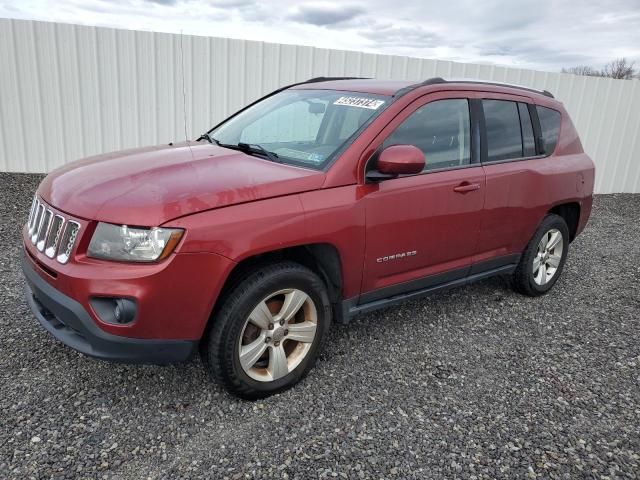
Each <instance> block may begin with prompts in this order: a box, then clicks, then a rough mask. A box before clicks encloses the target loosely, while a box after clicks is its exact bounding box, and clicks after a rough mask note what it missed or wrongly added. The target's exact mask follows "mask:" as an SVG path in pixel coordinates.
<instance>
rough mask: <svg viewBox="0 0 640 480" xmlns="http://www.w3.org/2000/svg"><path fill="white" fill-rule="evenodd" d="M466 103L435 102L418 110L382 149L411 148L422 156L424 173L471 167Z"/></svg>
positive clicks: (456, 100)
mask: <svg viewBox="0 0 640 480" xmlns="http://www.w3.org/2000/svg"><path fill="white" fill-rule="evenodd" d="M470 130H471V126H470V120H469V102H468V101H467V100H466V99H450V100H436V101H435V102H431V103H427V104H426V105H424V106H422V107H420V108H418V109H417V110H416V111H415V112H413V113H412V114H411V116H409V117H408V118H407V119H406V120H405V121H404V122H402V123H401V124H400V125H399V126H398V128H397V129H396V130H395V131H394V132H393V133H392V134H391V135H390V136H389V138H387V139H386V140H385V142H384V146H385V147H388V146H389V145H415V146H416V147H418V148H419V149H420V150H422V151H423V152H424V155H425V162H426V165H425V171H429V170H435V169H438V168H451V167H458V166H461V165H468V164H469V163H471V148H470V143H471V135H470Z"/></svg>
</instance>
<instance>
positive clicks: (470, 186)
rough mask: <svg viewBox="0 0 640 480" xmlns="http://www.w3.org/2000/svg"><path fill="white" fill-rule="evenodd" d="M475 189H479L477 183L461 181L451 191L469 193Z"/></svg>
mask: <svg viewBox="0 0 640 480" xmlns="http://www.w3.org/2000/svg"><path fill="white" fill-rule="evenodd" d="M476 190H480V184H479V183H469V182H462V183H461V184H460V185H458V186H457V187H453V191H454V192H457V193H469V192H474V191H476Z"/></svg>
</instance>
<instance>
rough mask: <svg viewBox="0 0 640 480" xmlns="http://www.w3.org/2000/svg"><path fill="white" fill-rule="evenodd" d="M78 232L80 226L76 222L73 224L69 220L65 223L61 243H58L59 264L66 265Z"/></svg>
mask: <svg viewBox="0 0 640 480" xmlns="http://www.w3.org/2000/svg"><path fill="white" fill-rule="evenodd" d="M79 231H80V224H79V223H78V222H74V221H73V220H69V221H68V222H67V226H66V227H65V229H64V233H63V234H62V241H61V242H60V246H59V248H58V257H57V260H58V261H59V262H60V263H67V262H68V261H69V258H70V257H71V252H72V251H73V246H74V245H75V243H76V239H77V238H78V232H79Z"/></svg>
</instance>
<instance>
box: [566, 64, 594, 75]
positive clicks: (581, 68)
mask: <svg viewBox="0 0 640 480" xmlns="http://www.w3.org/2000/svg"><path fill="white" fill-rule="evenodd" d="M562 73H573V74H574V75H585V76H588V77H599V76H600V72H599V71H598V70H596V69H595V68H593V67H590V66H589V65H578V66H576V67H569V68H563V69H562Z"/></svg>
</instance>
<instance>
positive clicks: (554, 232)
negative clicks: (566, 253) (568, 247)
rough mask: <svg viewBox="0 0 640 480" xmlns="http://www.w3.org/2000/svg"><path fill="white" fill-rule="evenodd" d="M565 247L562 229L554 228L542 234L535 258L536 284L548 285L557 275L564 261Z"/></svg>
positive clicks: (534, 274) (534, 277) (534, 272)
mask: <svg viewBox="0 0 640 480" xmlns="http://www.w3.org/2000/svg"><path fill="white" fill-rule="evenodd" d="M563 249H564V239H563V238H562V233H561V232H560V230H558V229H556V228H552V229H551V230H549V231H548V232H547V233H545V234H544V235H543V236H542V238H541V239H540V242H539V243H538V251H537V253H536V256H535V257H534V258H533V280H534V282H536V284H538V285H540V286H543V285H546V284H547V283H549V281H551V279H552V278H553V277H554V276H555V274H556V272H557V271H558V268H559V267H560V262H561V261H562V252H563Z"/></svg>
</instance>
